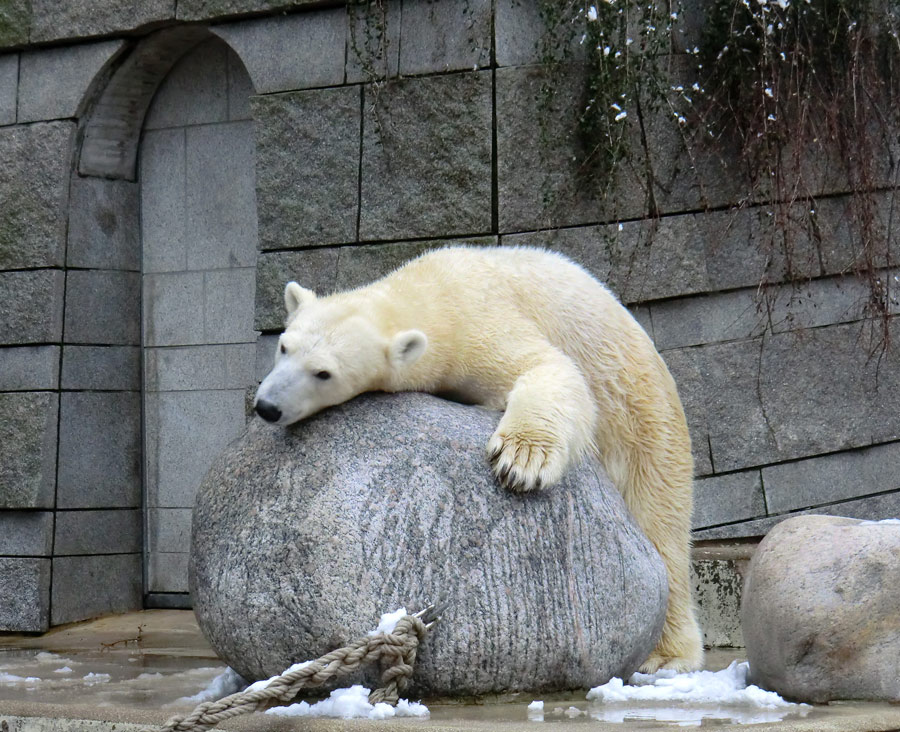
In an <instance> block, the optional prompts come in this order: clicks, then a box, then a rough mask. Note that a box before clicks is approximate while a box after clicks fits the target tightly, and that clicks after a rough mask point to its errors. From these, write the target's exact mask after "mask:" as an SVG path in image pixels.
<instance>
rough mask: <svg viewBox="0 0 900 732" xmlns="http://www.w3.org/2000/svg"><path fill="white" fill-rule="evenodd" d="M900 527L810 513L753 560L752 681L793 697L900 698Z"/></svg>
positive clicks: (748, 606) (745, 611)
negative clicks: (898, 560)
mask: <svg viewBox="0 0 900 732" xmlns="http://www.w3.org/2000/svg"><path fill="white" fill-rule="evenodd" d="M898 554H900V524H896V523H895V524H874V525H871V524H870V525H864V524H861V523H860V522H859V521H856V520H854V519H844V518H837V517H826V516H802V517H797V518H793V519H790V520H788V521H785V522H783V523H781V524H779V525H778V526H777V527H776V528H775V529H773V530H772V531H771V532H770V533H769V534H768V535H767V536H766V538H765V539H764V540H763V542H762V543H761V544H760V546H759V548H758V549H757V550H756V553H755V554H754V556H753V559H752V561H751V563H750V570H749V573H748V576H747V582H746V586H745V588H744V601H743V606H742V608H741V624H742V627H743V631H744V639H745V641H746V644H747V658H748V660H749V662H750V680H751V681H752V682H753V683H755V684H758V685H760V686H762V687H763V688H766V689H771V690H773V691H776V692H778V693H779V694H781V695H782V696H785V697H787V698H790V699H797V700H800V701H807V702H819V703H820V702H826V701H830V700H834V699H872V700H886V701H897V700H900V634H898V633H897V628H898V627H900V564H898V563H897V556H898Z"/></svg>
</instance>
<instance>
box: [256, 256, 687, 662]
mask: <svg viewBox="0 0 900 732" xmlns="http://www.w3.org/2000/svg"><path fill="white" fill-rule="evenodd" d="M284 300H285V307H286V309H287V320H286V327H285V330H284V333H283V334H282V335H281V336H280V338H279V340H278V348H277V353H276V358H275V366H274V368H273V369H272V371H271V372H270V373H269V374H268V376H266V378H265V379H264V380H263V382H262V383H261V384H260V386H259V389H258V391H257V394H256V401H255V409H256V411H257V412H258V413H259V415H260V416H261V417H262V418H263V419H265V420H267V421H269V422H273V423H276V424H280V425H288V424H291V423H293V422H296V421H298V420H301V419H304V418H305V417H308V416H309V415H311V414H313V413H315V412H317V411H319V410H320V409H322V408H324V407H328V406H330V405H334V404H340V403H342V402H345V401H347V400H348V399H352V398H353V397H355V396H357V395H358V394H361V393H362V392H366V391H389V392H395V391H424V392H430V393H434V394H439V395H445V396H450V397H451V398H455V399H457V400H459V401H463V402H467V403H475V404H481V405H484V406H486V407H489V408H493V409H498V410H504V414H503V416H502V418H501V419H500V422H499V425H498V427H497V430H496V432H495V433H494V434H493V436H492V437H491V439H490V441H489V442H488V445H487V453H488V457H489V459H490V461H491V463H492V466H493V470H494V473H495V474H496V476H497V478H498V480H499V481H500V483H501V484H502V485H504V486H505V487H506V488H508V489H510V490H516V491H530V490H534V489H538V488H542V487H547V486H550V485H552V484H554V483H556V482H557V481H559V479H560V478H561V477H562V475H563V473H564V472H565V470H566V468H567V467H568V466H569V465H570V464H571V463H572V462H573V461H576V460H578V459H579V457H581V456H582V455H583V454H584V453H586V452H592V453H594V454H595V455H596V456H597V457H598V458H599V459H600V461H601V462H602V464H603V466H604V467H605V469H606V472H607V474H608V475H609V477H610V479H611V480H612V482H613V483H614V484H615V486H616V487H617V488H618V489H619V491H620V492H621V494H622V496H623V497H624V499H625V503H626V505H627V506H628V508H629V510H630V511H631V513H632V514H633V515H634V517H635V519H636V520H637V522H638V524H639V525H640V526H641V528H642V529H643V531H644V532H645V533H646V534H647V536H648V538H649V539H650V540H651V541H652V542H653V544H654V545H655V546H656V548H657V550H658V551H659V553H660V555H661V556H662V558H663V561H664V562H665V564H666V568H667V570H668V577H669V605H668V610H667V614H666V621H665V625H664V628H663V633H662V636H661V639H660V641H659V643H658V645H657V647H656V649H655V650H654V652H653V653H652V654H651V656H650V658H648V659H647V660H646V662H645V663H644V664H643V665H642V667H641V669H642V670H643V671H645V672H653V671H656V670H657V669H659V668H670V669H674V670H676V671H689V670H695V669H698V668H699V667H700V666H701V664H702V660H703V646H702V641H701V635H700V629H699V626H698V625H697V621H696V617H695V610H694V604H693V601H692V598H691V590H690V582H689V563H690V528H691V508H692V480H693V460H692V456H691V443H690V437H689V436H688V430H687V424H686V422H685V417H684V411H683V410H682V406H681V402H680V400H679V398H678V393H677V391H676V389H675V383H674V381H673V379H672V377H671V375H670V374H669V371H668V369H667V368H666V365H665V364H664V363H663V360H662V358H661V357H660V356H659V354H658V353H657V352H656V349H655V348H654V346H653V344H652V343H651V341H650V338H649V337H648V336H647V334H646V333H645V332H644V330H643V329H642V328H641V326H640V325H639V324H638V323H637V321H636V320H635V319H634V318H633V317H632V316H631V315H630V314H629V312H628V311H627V310H626V309H625V308H624V307H623V306H622V305H621V304H620V303H619V302H618V300H617V299H616V298H615V297H614V296H613V295H612V294H611V293H610V292H609V290H607V289H606V287H604V286H603V285H602V284H600V283H599V282H598V281H597V280H595V279H594V278H593V277H592V276H591V275H590V274H588V273H587V272H586V271H585V270H584V269H582V268H581V267H580V266H578V265H577V264H575V263H574V262H572V261H571V260H569V259H567V258H566V257H564V256H562V255H561V254H557V253H554V252H550V251H546V250H542V249H535V248H529V247H495V248H478V247H447V248H444V249H438V250H435V251H432V252H430V253H426V254H424V255H422V256H420V257H419V258H417V259H414V260H412V261H411V262H409V263H407V264H406V265H404V266H403V267H401V268H400V269H397V270H396V271H394V272H393V273H391V274H389V275H388V276H387V277H385V278H383V279H381V280H379V281H377V282H375V283H373V284H371V285H368V286H367V287H361V288H359V289H355V290H350V291H348V292H340V293H337V294H333V295H329V296H327V297H317V296H316V294H315V293H314V292H312V291H310V290H307V289H304V288H303V287H301V286H300V285H298V284H297V283H296V282H289V283H288V285H287V287H286V288H285V292H284Z"/></svg>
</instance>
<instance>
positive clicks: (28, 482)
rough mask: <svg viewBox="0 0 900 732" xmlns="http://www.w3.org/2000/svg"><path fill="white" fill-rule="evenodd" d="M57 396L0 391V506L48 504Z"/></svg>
mask: <svg viewBox="0 0 900 732" xmlns="http://www.w3.org/2000/svg"><path fill="white" fill-rule="evenodd" d="M58 405H59V401H58V397H57V395H56V394H53V393H50V392H21V393H14V394H0V508H52V507H53V491H54V486H55V484H56V425H57V414H58Z"/></svg>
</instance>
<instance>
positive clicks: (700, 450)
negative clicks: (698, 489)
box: [663, 348, 713, 475]
mask: <svg viewBox="0 0 900 732" xmlns="http://www.w3.org/2000/svg"><path fill="white" fill-rule="evenodd" d="M663 360H664V361H665V362H666V366H668V367H669V371H670V372H671V374H672V377H673V378H674V379H675V384H676V386H677V387H678V395H679V396H680V397H681V404H682V406H683V407H684V415H685V417H686V418H687V423H688V431H689V432H690V435H691V452H692V453H693V455H694V474H695V475H709V474H710V473H712V472H713V466H712V453H711V450H710V446H709V424H708V422H707V410H706V398H705V396H704V395H705V393H706V392H705V390H706V389H707V383H706V381H705V379H704V376H703V374H702V373H701V370H700V359H699V358H698V353H697V349H693V348H684V349H678V350H674V351H666V352H665V354H663Z"/></svg>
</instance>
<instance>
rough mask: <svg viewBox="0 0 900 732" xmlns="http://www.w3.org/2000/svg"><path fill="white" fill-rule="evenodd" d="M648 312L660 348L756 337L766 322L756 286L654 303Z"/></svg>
mask: <svg viewBox="0 0 900 732" xmlns="http://www.w3.org/2000/svg"><path fill="white" fill-rule="evenodd" d="M650 312H651V313H652V318H653V329H654V333H655V334H656V347H657V348H659V349H660V350H661V351H665V350H667V349H671V348H682V347H684V346H696V345H700V344H703V343H721V342H727V341H735V340H746V339H750V338H755V337H757V336H759V335H762V333H763V332H764V331H765V330H766V329H767V327H768V326H769V310H768V307H767V303H766V300H765V297H764V295H761V294H760V292H759V291H758V290H755V289H752V290H751V289H748V290H732V291H731V292H721V293H717V294H714V295H704V296H700V297H688V298H679V299H677V300H670V301H667V302H662V303H654V304H653V305H651V307H650Z"/></svg>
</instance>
